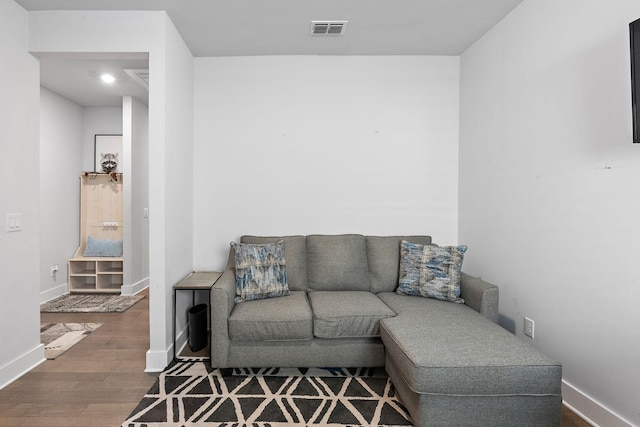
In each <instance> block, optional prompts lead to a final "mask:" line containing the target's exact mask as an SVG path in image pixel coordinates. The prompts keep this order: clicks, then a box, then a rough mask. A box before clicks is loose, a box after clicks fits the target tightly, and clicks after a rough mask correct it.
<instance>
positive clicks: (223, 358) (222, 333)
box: [211, 269, 236, 368]
mask: <svg viewBox="0 0 640 427" xmlns="http://www.w3.org/2000/svg"><path fill="white" fill-rule="evenodd" d="M235 297H236V275H235V272H234V270H231V269H230V270H225V271H224V272H223V273H222V276H220V279H218V281H217V282H216V284H215V285H213V287H212V288H211V366H213V367H214V368H226V367H227V363H228V359H229V322H228V319H229V315H230V314H231V311H232V310H233V307H234V306H235Z"/></svg>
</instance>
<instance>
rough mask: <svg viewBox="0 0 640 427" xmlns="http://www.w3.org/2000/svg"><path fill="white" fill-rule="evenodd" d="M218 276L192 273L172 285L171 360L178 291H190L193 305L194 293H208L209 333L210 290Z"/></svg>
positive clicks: (174, 352) (174, 343)
mask: <svg viewBox="0 0 640 427" xmlns="http://www.w3.org/2000/svg"><path fill="white" fill-rule="evenodd" d="M220 276H222V273H221V272H220V271H193V272H191V273H189V274H188V275H186V276H185V277H184V278H183V279H182V280H180V281H179V282H178V283H176V284H175V285H173V360H176V310H177V307H176V306H177V296H178V291H191V292H192V298H193V305H195V303H196V291H207V292H208V293H209V298H208V299H207V307H209V309H208V313H207V318H208V319H209V320H208V321H209V327H208V329H207V333H209V332H210V331H211V312H210V311H211V288H212V287H213V285H215V284H216V282H217V281H218V279H219V278H220ZM187 326H188V325H187ZM212 345H213V343H210V344H209V346H212ZM209 350H211V348H209Z"/></svg>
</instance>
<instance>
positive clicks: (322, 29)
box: [310, 21, 349, 36]
mask: <svg viewBox="0 0 640 427" xmlns="http://www.w3.org/2000/svg"><path fill="white" fill-rule="evenodd" d="M347 22H349V21H311V32H310V34H311V35H312V36H341V35H343V34H344V32H345V31H346V29H347Z"/></svg>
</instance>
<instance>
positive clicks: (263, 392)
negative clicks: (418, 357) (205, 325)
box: [122, 361, 412, 427]
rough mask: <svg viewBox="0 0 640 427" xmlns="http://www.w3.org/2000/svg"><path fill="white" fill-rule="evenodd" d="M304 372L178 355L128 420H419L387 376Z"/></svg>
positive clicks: (230, 425) (257, 426) (150, 426)
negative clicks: (265, 370) (215, 364)
mask: <svg viewBox="0 0 640 427" xmlns="http://www.w3.org/2000/svg"><path fill="white" fill-rule="evenodd" d="M304 372H307V373H308V371H306V370H303V371H302V372H299V374H298V375H295V376H278V374H281V373H279V372H278V373H276V375H273V376H272V375H262V374H252V373H250V372H248V373H247V374H246V375H239V374H238V373H235V374H233V373H232V372H231V371H230V370H223V371H221V370H220V369H212V368H211V367H210V366H208V362H199V361H187V362H177V363H176V364H175V365H173V366H171V367H169V368H168V369H166V370H165V371H164V372H163V373H162V374H161V375H160V377H159V379H158V382H157V383H156V384H155V385H154V386H153V387H152V388H151V390H149V392H148V393H147V394H146V395H145V396H144V398H143V399H142V401H141V402H140V403H139V405H138V407H137V408H136V409H135V410H134V411H133V413H132V414H131V415H130V416H129V418H128V419H127V420H126V421H124V423H123V424H122V427H155V426H169V427H171V426H174V427H177V426H184V427H188V426H196V425H198V426H200V425H202V426H212V427H213V426H225V427H237V426H254V427H267V426H268V427H276V426H335V427H339V426H411V425H412V423H411V418H410V417H409V415H408V413H407V410H406V409H405V408H404V406H403V405H402V403H401V402H400V401H399V400H398V398H397V396H396V394H395V389H394V387H393V385H392V384H391V381H390V380H389V379H388V378H387V377H379V376H355V375H345V376H339V375H337V374H336V373H335V372H332V373H330V374H329V375H328V376H311V375H307V373H304ZM314 373H317V371H314Z"/></svg>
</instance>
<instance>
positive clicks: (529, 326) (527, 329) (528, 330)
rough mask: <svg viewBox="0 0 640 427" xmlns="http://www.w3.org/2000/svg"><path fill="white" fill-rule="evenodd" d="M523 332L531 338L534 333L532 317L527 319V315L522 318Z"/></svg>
mask: <svg viewBox="0 0 640 427" xmlns="http://www.w3.org/2000/svg"><path fill="white" fill-rule="evenodd" d="M524 334H525V335H526V336H528V337H530V338H531V339H533V334H534V322H533V319H529V318H528V317H525V318H524Z"/></svg>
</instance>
